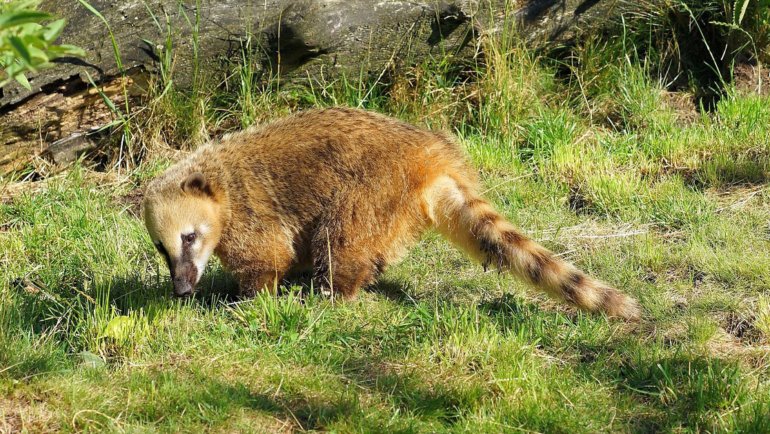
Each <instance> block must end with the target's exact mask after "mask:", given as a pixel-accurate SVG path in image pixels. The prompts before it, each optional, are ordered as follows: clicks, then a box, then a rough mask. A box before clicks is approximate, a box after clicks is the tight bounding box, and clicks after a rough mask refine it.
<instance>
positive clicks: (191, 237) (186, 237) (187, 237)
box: [182, 232, 195, 245]
mask: <svg viewBox="0 0 770 434" xmlns="http://www.w3.org/2000/svg"><path fill="white" fill-rule="evenodd" d="M194 242H195V232H193V233H190V234H182V243H183V244H186V245H190V244H192V243H194Z"/></svg>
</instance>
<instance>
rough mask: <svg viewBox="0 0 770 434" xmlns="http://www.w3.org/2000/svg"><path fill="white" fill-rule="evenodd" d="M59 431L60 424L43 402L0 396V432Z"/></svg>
mask: <svg viewBox="0 0 770 434" xmlns="http://www.w3.org/2000/svg"><path fill="white" fill-rule="evenodd" d="M60 431H61V426H59V423H58V421H56V420H55V417H54V414H53V413H52V412H51V411H50V410H49V409H48V406H47V405H46V404H45V403H44V402H42V401H41V402H36V401H29V400H26V399H18V398H14V397H11V398H8V397H0V433H17V432H36V433H49V432H50V433H55V432H60Z"/></svg>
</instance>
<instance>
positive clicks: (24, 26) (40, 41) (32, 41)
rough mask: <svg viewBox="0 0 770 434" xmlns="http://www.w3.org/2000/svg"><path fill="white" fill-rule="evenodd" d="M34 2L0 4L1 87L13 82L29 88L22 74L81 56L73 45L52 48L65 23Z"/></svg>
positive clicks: (34, 0)
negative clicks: (68, 57) (71, 57)
mask: <svg viewBox="0 0 770 434" xmlns="http://www.w3.org/2000/svg"><path fill="white" fill-rule="evenodd" d="M37 6H38V1H37V0H25V1H12V2H10V3H4V4H0V88H2V87H3V86H5V85H6V84H8V83H10V82H11V81H13V80H16V81H17V82H19V84H21V85H22V86H24V87H25V88H27V89H31V86H30V84H29V81H28V80H27V77H26V75H25V74H27V73H29V72H36V71H38V70H40V69H42V68H45V67H47V66H50V65H51V61H52V60H53V59H56V58H57V57H62V56H83V55H85V53H84V52H83V50H82V49H81V48H79V47H76V46H74V45H68V44H62V45H55V44H54V41H56V39H57V38H59V35H61V32H62V30H64V26H65V24H66V21H65V20H64V19H59V20H54V21H51V22H49V23H47V24H42V22H44V21H47V20H50V19H51V18H52V17H51V15H49V14H47V13H45V12H40V11H38V10H37Z"/></svg>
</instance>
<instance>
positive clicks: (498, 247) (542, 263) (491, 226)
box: [424, 175, 639, 319]
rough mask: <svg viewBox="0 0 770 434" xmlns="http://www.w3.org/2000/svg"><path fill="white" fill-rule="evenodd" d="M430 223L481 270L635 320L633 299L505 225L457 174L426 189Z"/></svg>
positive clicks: (635, 311)
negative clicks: (504, 273) (503, 274)
mask: <svg viewBox="0 0 770 434" xmlns="http://www.w3.org/2000/svg"><path fill="white" fill-rule="evenodd" d="M424 200H425V203H426V207H427V213H428V216H429V218H430V220H431V221H432V223H433V225H434V226H435V227H436V228H437V229H438V230H439V232H441V233H442V235H444V236H445V237H446V238H448V239H449V240H450V241H452V242H454V243H455V244H457V245H458V246H459V247H461V248H462V249H463V250H465V251H466V252H467V253H468V254H470V255H471V256H472V257H474V258H475V259H477V260H478V261H480V262H481V263H482V264H484V266H487V265H490V266H493V267H497V268H498V269H500V270H506V271H510V272H512V273H514V274H516V275H518V276H519V277H521V278H523V279H525V280H527V281H529V282H530V283H531V284H533V285H534V286H536V287H538V288H540V289H541V290H543V291H545V292H546V293H548V294H550V295H552V296H554V297H556V298H560V299H562V300H565V301H567V302H569V303H570V304H573V305H575V306H577V307H579V308H581V309H585V310H588V311H602V312H605V313H607V314H608V315H610V316H617V317H622V318H626V319H636V318H638V317H639V307H638V305H637V303H636V301H635V300H634V299H633V298H631V297H629V296H627V295H625V294H623V293H622V292H620V291H618V290H616V289H615V288H613V287H611V286H609V285H607V284H605V283H603V282H600V281H598V280H596V279H594V278H592V277H590V276H588V275H586V274H585V273H583V272H582V271H580V270H578V269H577V268H575V267H574V266H573V265H572V264H569V263H567V262H564V261H562V260H561V259H559V258H558V257H557V256H555V255H554V254H553V253H551V252H550V251H548V250H547V249H546V248H544V247H542V246H540V245H539V244H537V243H536V242H534V241H532V240H531V239H529V238H527V237H526V236H525V235H523V234H522V233H520V232H519V231H518V230H517V229H516V228H515V227H514V226H513V225H511V224H510V223H509V222H507V221H506V220H505V219H504V218H503V217H502V216H501V215H500V214H499V213H498V212H497V211H495V210H494V209H493V208H492V206H491V205H490V204H489V203H488V202H487V201H486V200H484V199H483V198H481V197H480V196H479V195H478V193H476V191H475V186H474V184H473V183H471V182H469V181H467V180H466V179H465V178H464V177H462V176H461V175H454V176H449V175H445V176H441V177H439V178H438V179H437V180H435V181H434V182H433V183H432V184H431V186H430V187H429V188H428V189H426V190H425V193H424Z"/></svg>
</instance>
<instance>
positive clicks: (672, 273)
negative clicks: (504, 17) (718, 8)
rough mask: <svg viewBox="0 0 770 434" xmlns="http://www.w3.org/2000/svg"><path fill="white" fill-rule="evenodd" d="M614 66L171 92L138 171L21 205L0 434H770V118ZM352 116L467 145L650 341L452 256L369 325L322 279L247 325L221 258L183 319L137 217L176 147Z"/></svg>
mask: <svg viewBox="0 0 770 434" xmlns="http://www.w3.org/2000/svg"><path fill="white" fill-rule="evenodd" d="M599 48H601V47H599ZM597 49H598V48H597V47H596V46H591V45H590V44H589V45H587V46H586V47H583V48H582V50H584V51H582V52H580V53H578V54H579V55H580V56H583V60H582V61H581V62H579V65H578V66H575V65H572V66H570V67H569V68H568V70H569V71H571V72H569V74H568V75H567V76H565V75H564V73H563V71H562V69H560V68H562V67H560V66H558V65H557V66H554V65H555V63H554V62H552V61H551V60H550V59H542V58H538V57H537V56H535V55H534V54H532V53H531V52H528V51H527V50H524V49H522V48H521V47H519V46H516V45H513V46H506V45H505V44H503V45H499V46H497V48H496V49H495V50H488V51H487V52H488V53H491V55H489V56H488V58H487V62H488V65H487V66H483V65H482V66H474V67H472V68H470V67H467V66H455V65H452V64H449V63H445V62H441V61H431V62H427V63H426V65H423V66H422V67H420V68H416V69H415V70H414V71H411V72H410V73H409V74H407V75H406V76H405V77H402V79H401V81H398V82H396V83H390V84H388V85H384V84H382V83H371V82H366V81H364V82H358V81H348V80H345V79H339V80H338V81H335V82H328V83H319V82H314V83H313V86H311V87H309V88H304V89H303V88H291V87H282V88H281V89H278V88H274V87H271V85H270V83H271V82H267V84H260V82H259V81H258V80H257V77H255V76H254V74H256V71H255V70H254V69H253V68H251V67H250V66H249V65H245V66H244V65H235V66H234V73H233V75H232V76H231V77H230V79H231V80H234V81H232V82H228V84H227V86H225V87H224V91H222V90H221V89H220V90H217V91H216V92H214V91H212V93H211V94H203V93H201V92H203V91H202V90H201V89H197V90H195V92H194V93H185V91H182V90H180V89H177V88H176V87H175V86H173V85H169V84H168V83H169V82H168V81H165V80H164V79H161V80H160V81H159V83H158V84H157V87H158V90H157V93H155V94H154V95H153V98H154V99H153V100H152V101H150V102H149V103H148V104H149V110H146V111H145V112H144V113H146V114H147V115H146V116H147V117H146V118H144V119H141V118H137V120H136V122H134V123H133V125H141V126H142V128H143V129H140V130H137V131H135V133H136V135H135V137H144V138H145V139H146V140H151V141H152V146H148V149H149V150H150V152H149V157H148V158H147V159H146V161H145V162H143V163H142V164H141V165H140V166H138V167H137V168H135V169H134V170H133V171H132V172H130V174H128V175H126V174H125V172H122V173H120V174H117V173H99V172H95V171H93V170H91V169H89V168H88V164H86V163H83V164H81V165H78V166H76V167H75V168H73V169H71V170H69V171H68V172H66V173H65V174H63V175H60V176H58V177H54V178H49V179H46V180H43V181H39V182H36V183H26V184H14V185H7V186H4V188H8V189H9V190H8V191H12V192H13V193H12V194H7V196H8V199H7V200H4V201H3V202H2V203H1V204H0V348H2V351H0V430H3V429H4V430H8V431H18V430H28V431H31V432H46V431H49V432H59V431H63V432H74V431H112V432H154V431H160V432H191V431H196V430H202V431H206V432H209V431H211V432H234V431H259V432H263V431H266V432H272V431H292V430H323V431H335V432H519V431H522V432H564V433H573V432H726V431H730V432H747V433H753V432H770V360H768V357H767V354H768V350H769V349H770V292H769V291H770V226H769V223H768V222H769V221H770V218H769V217H770V180H769V179H768V176H769V175H770V149H768V147H769V146H770V99H769V98H768V97H767V96H759V95H754V94H745V93H740V92H738V91H737V90H732V89H728V91H727V92H726V93H725V96H724V97H723V98H722V99H721V100H720V101H719V103H718V104H716V105H715V107H714V110H713V111H711V112H697V111H695V114H694V115H693V114H692V113H689V112H685V113H683V112H682V108H681V107H679V106H676V105H672V104H671V103H670V101H671V100H670V99H669V98H668V95H669V93H668V92H667V91H666V89H665V88H664V83H661V82H660V80H657V79H656V78H654V74H652V73H651V72H650V69H649V68H648V66H647V65H646V64H645V63H644V62H641V61H633V60H630V59H629V58H625V57H623V56H619V57H617V58H613V57H612V56H608V55H607V54H606V53H605V54H603V56H605V57H603V58H602V60H601V65H599V66H598V67H600V69H601V71H603V72H602V74H604V75H602V74H598V75H597V74H593V73H591V70H590V68H591V67H592V66H591V65H589V64H588V63H587V62H586V60H591V59H594V60H596V59H595V57H596V56H598V54H591V53H592V50H597ZM576 65H577V64H576ZM605 73H606V74H605ZM591 77H593V78H594V81H593V82H590V81H591ZM685 96H686V95H685ZM336 104H343V105H352V106H364V107H367V108H370V109H374V110H378V111H382V112H385V113H390V114H393V115H396V116H399V117H401V118H403V119H407V120H410V121H412V122H415V123H417V124H420V125H427V126H431V127H434V128H444V129H448V130H452V131H455V132H456V133H457V134H458V135H459V136H460V141H461V143H462V145H463V146H464V147H465V149H466V151H467V153H468V155H469V158H470V160H471V161H472V162H473V164H474V165H475V167H477V168H478V169H479V171H480V173H481V177H482V180H483V185H484V188H485V195H486V196H487V197H488V198H489V199H490V200H492V201H493V202H494V204H495V205H496V206H497V207H498V209H500V210H501V211H502V212H503V213H504V214H505V215H506V216H507V217H508V218H509V219H510V220H511V221H512V222H513V223H515V224H516V225H518V226H519V227H521V228H523V229H524V230H525V231H526V232H528V233H529V234H531V235H532V236H533V237H534V238H536V239H537V240H539V241H540V242H542V243H543V244H545V245H546V246H548V247H549V248H551V249H553V250H555V251H557V252H560V253H563V255H564V256H565V257H566V258H567V259H568V260H570V261H573V262H575V263H576V264H577V265H579V266H580V267H581V268H583V269H585V270H586V271H588V272H590V273H592V274H594V275H596V276H597V277H600V278H602V279H604V280H606V281H608V282H612V283H613V284H615V285H617V286H619V287H620V288H622V289H623V290H625V291H627V292H628V293H630V294H632V295H634V296H635V297H637V298H638V299H639V300H640V302H641V304H642V306H643V308H644V311H645V315H644V319H643V320H642V321H641V322H640V323H639V324H626V323H623V322H619V321H611V320H608V319H607V318H605V317H602V316H598V315H588V314H583V313H580V312H576V311H575V310H573V309H570V308H568V307H565V306H563V305H562V304H560V303H557V302H554V301H552V300H549V299H547V298H545V297H543V296H541V295H539V294H536V293H535V292H533V291H532V290H530V289H529V288H528V287H527V286H526V285H524V284H523V283H521V282H519V281H517V280H515V279H513V278H512V277H510V276H506V275H499V274H497V273H496V272H494V271H490V272H487V273H485V272H483V270H482V269H481V267H480V266H478V265H474V264H472V263H471V262H470V261H469V260H468V259H467V258H465V257H464V256H463V255H462V254H460V253H459V252H458V251H457V250H455V249H454V248H452V247H451V246H450V245H449V244H448V243H447V242H445V241H443V240H442V239H441V238H440V237H439V236H438V235H437V234H435V233H430V234H427V235H426V237H424V239H422V240H421V241H420V243H419V244H418V245H417V246H416V247H415V248H414V249H413V250H412V252H411V254H410V255H409V256H408V258H407V259H406V260H405V261H404V262H403V263H401V264H400V265H398V266H396V267H393V268H392V269H390V270H389V271H388V272H387V273H386V274H385V276H384V277H383V278H382V279H381V281H380V282H379V283H378V284H377V285H376V286H374V287H372V288H370V289H369V290H367V291H364V292H362V293H361V294H360V296H359V297H358V299H357V300H355V301H351V302H336V301H335V302H332V301H330V300H328V299H326V298H324V297H321V296H317V295H314V294H313V293H312V292H308V290H307V288H303V285H304V284H305V282H302V281H297V282H291V283H288V284H287V287H286V288H285V289H286V291H285V294H284V295H282V296H279V297H274V296H270V295H260V296H258V297H256V298H255V299H253V300H248V301H241V302H237V303H236V302H233V301H232V299H231V298H229V297H228V296H227V293H229V292H231V291H232V289H233V282H232V280H231V279H230V278H229V277H228V275H227V273H226V272H225V271H223V270H222V269H221V267H220V266H219V265H218V264H217V263H216V261H215V262H214V263H213V264H212V266H211V267H210V269H209V270H208V272H207V273H206V276H205V277H204V280H203V282H202V284H201V287H202V290H203V291H202V293H201V294H200V296H198V297H197V298H195V299H191V300H184V301H180V300H177V299H172V298H170V297H169V292H170V291H169V281H168V277H167V271H166V270H165V269H164V264H163V263H162V260H161V258H160V257H159V256H158V255H157V254H156V253H155V252H154V249H153V247H152V244H151V243H150V240H149V238H148V236H147V235H146V233H145V230H144V228H143V226H142V223H141V222H140V220H139V219H138V218H137V217H136V215H135V212H136V209H135V207H134V205H133V201H134V200H135V198H136V194H137V193H136V192H137V189H141V187H142V186H143V185H144V184H145V183H146V182H147V181H148V180H149V179H151V178H152V177H153V176H154V175H155V174H157V173H159V172H160V171H162V170H163V168H165V167H167V166H168V164H170V163H169V160H168V159H167V158H163V157H162V155H165V154H164V153H163V152H160V151H159V150H162V149H167V147H168V145H169V144H170V145H172V146H175V147H182V148H188V147H194V146H195V145H196V143H197V142H198V141H200V140H201V137H204V136H205V135H206V134H208V133H215V132H217V131H222V130H228V129H236V128H240V127H242V126H247V125H249V124H252V123H255V122H261V121H262V120H264V119H267V118H271V117H276V116H279V115H281V114H283V113H286V112H289V111H292V110H295V109H297V108H301V107H307V106H328V105H336ZM693 110H694V109H693ZM176 120H184V122H185V123H184V124H182V126H181V127H180V128H179V130H177V131H175V130H174V128H173V126H174V125H176V122H175V121H176ZM185 136H186V137H185ZM155 152H157V155H156V154H155ZM0 191H2V190H0ZM3 196H4V197H5V196H6V194H5V193H3Z"/></svg>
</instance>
